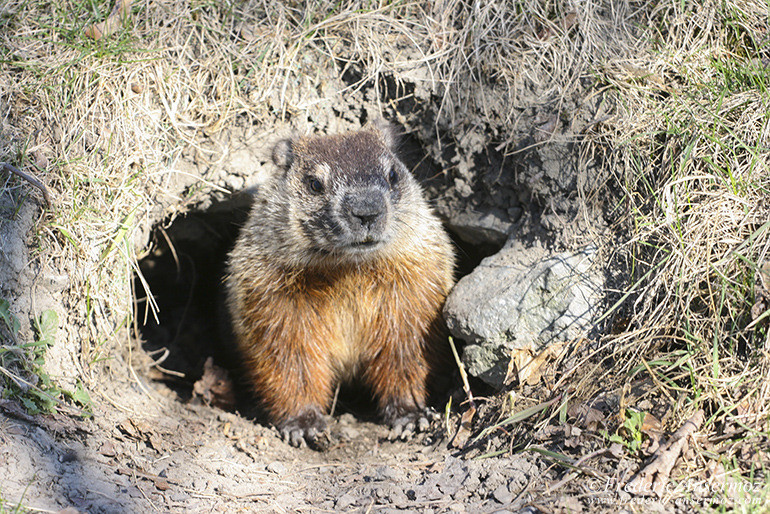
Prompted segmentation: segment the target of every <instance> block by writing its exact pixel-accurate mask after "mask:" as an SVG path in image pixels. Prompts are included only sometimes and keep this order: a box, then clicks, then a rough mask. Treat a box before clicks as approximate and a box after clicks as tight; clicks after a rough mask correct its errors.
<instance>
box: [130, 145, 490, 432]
mask: <svg viewBox="0 0 770 514" xmlns="http://www.w3.org/2000/svg"><path fill="white" fill-rule="evenodd" d="M401 153H402V154H405V155H403V158H404V160H405V162H407V163H408V164H411V165H412V166H411V167H412V169H413V171H414V173H415V175H416V176H417V177H418V179H419V180H420V181H421V182H422V183H423V184H424V185H426V186H427V187H426V189H427V190H428V191H431V192H433V194H435V192H436V191H437V190H440V189H441V186H442V185H441V184H440V183H439V182H438V180H440V179H437V178H436V177H439V176H440V174H439V173H436V172H435V170H434V169H432V168H433V167H432V166H430V163H427V162H420V161H419V160H414V159H413V158H412V157H413V156H414V155H415V154H416V153H417V150H416V142H415V141H413V140H411V139H408V138H406V139H405V140H404V141H403V144H402V148H401ZM431 186H432V187H431ZM251 203H252V196H251V194H250V193H248V192H241V193H238V194H235V195H233V196H232V197H231V198H229V199H226V200H221V201H215V202H214V203H212V204H211V205H210V206H209V207H208V208H206V209H205V210H197V211H190V212H187V213H186V214H183V215H180V216H178V217H176V218H175V219H173V220H171V221H166V222H164V223H161V224H158V225H157V226H156V227H155V228H154V229H153V231H152V234H151V240H150V245H149V246H150V249H149V253H148V255H147V256H145V257H144V258H142V259H141V260H140V262H139V268H140V271H141V277H140V276H139V275H138V274H135V276H134V290H135V292H136V305H135V319H136V329H137V334H135V336H136V338H137V339H138V340H139V341H141V344H142V347H143V349H144V350H145V352H146V353H147V354H148V355H149V356H150V357H151V358H152V359H153V361H160V362H157V364H156V365H154V366H153V368H152V371H151V378H153V379H155V380H158V381H160V382H162V383H164V384H165V385H167V386H168V387H169V388H170V389H172V390H173V391H175V393H176V394H177V395H178V397H179V399H180V401H183V402H186V401H189V400H191V399H193V396H194V395H193V387H194V384H195V382H196V381H198V380H199V379H200V378H201V377H202V376H203V374H204V364H205V362H206V360H207V359H208V358H209V357H211V358H212V359H213V362H214V364H216V365H217V366H219V367H221V368H224V369H225V370H227V372H228V374H229V377H230V379H231V380H232V384H233V392H234V393H235V404H234V406H233V407H234V408H235V410H238V411H239V412H241V413H243V414H246V415H248V416H256V417H257V418H258V419H259V418H260V417H261V416H260V414H259V412H258V411H257V410H256V409H255V407H254V405H255V404H256V402H255V401H254V398H253V397H252V396H251V393H250V391H249V388H248V386H247V385H246V384H245V383H244V380H243V379H242V377H241V376H240V373H239V367H238V364H239V361H240V359H239V356H238V354H237V352H236V351H235V349H234V346H233V342H232V340H231V336H230V329H229V320H228V316H227V312H226V308H225V299H224V290H223V286H222V284H223V275H224V271H225V264H226V259H227V255H228V253H229V252H230V250H231V249H232V247H233V245H234V243H235V239H236V237H237V235H238V231H239V229H240V227H241V226H242V225H243V223H244V222H245V220H246V218H247V216H248V212H249V209H250V207H251ZM450 235H451V236H452V239H453V241H454V243H455V246H456V253H457V257H458V265H457V269H456V278H457V279H459V278H461V277H462V276H465V275H467V274H468V273H470V272H471V271H472V270H473V269H474V268H475V267H476V266H477V265H478V264H479V263H480V262H481V260H482V259H483V258H485V257H487V256H489V255H492V254H494V253H496V252H497V251H498V250H499V249H500V248H499V247H497V246H494V245H483V246H479V245H472V244H468V243H465V242H463V241H462V240H461V239H459V238H458V237H456V236H455V235H454V234H452V233H451V232H450ZM145 284H146V286H145ZM147 290H149V291H150V292H151V293H152V299H151V300H152V302H154V304H155V305H157V309H156V313H155V314H153V309H152V307H151V302H150V301H148V295H147ZM156 316H157V319H156ZM461 343H462V342H458V344H461ZM458 385H459V381H458ZM195 401H198V400H195ZM220 406H221V405H220ZM351 411H352V412H354V413H355V414H356V415H357V416H359V417H361V418H363V419H368V418H371V417H373V415H374V408H373V402H372V401H371V396H370V395H369V394H367V393H366V392H365V391H363V392H362V390H361V388H360V387H355V386H354V387H343V388H342V390H341V391H340V395H339V400H338V402H337V404H336V409H335V413H340V412H351Z"/></svg>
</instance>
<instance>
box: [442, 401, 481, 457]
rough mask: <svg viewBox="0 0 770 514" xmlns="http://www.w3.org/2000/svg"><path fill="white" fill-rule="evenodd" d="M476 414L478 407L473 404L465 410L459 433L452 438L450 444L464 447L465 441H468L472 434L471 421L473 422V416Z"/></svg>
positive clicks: (455, 446) (454, 446)
mask: <svg viewBox="0 0 770 514" xmlns="http://www.w3.org/2000/svg"><path fill="white" fill-rule="evenodd" d="M475 415H476V408H475V407H473V406H471V407H470V408H469V409H468V410H466V411H465V412H463V415H462V418H461V419H460V426H459V427H458V428H457V433H456V434H455V436H454V437H453V438H452V442H451V443H449V446H451V447H452V448H464V447H465V443H467V442H468V438H469V437H470V435H471V423H472V422H473V416H475Z"/></svg>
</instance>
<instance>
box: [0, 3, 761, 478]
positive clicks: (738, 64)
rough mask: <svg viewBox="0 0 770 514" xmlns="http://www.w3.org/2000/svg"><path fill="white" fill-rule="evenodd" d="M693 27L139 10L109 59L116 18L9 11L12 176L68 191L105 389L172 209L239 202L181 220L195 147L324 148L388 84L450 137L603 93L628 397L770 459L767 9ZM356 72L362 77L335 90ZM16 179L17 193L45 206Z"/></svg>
mask: <svg viewBox="0 0 770 514" xmlns="http://www.w3.org/2000/svg"><path fill="white" fill-rule="evenodd" d="M687 5H688V4H686V3H685V4H683V3H680V2H673V1H664V2H660V3H649V2H638V3H637V2H620V3H595V2H582V3H580V4H573V3H570V2H554V3H550V2H538V1H534V0H526V1H525V2H520V3H514V2H505V1H491V2H476V3H472V4H470V3H466V2H462V1H460V0H443V1H440V2H434V3H432V4H429V3H419V2H411V3H410V2H406V3H395V4H387V3H384V2H364V1H346V2H342V3H332V2H316V3H311V5H310V6H309V7H308V6H306V5H305V4H304V3H298V2H285V3H284V2H272V3H264V2H256V1H253V2H245V3H234V2H214V1H211V2H205V1H194V2H187V1H185V2H183V1H164V2H150V1H149V0H139V1H136V2H134V3H133V7H132V14H131V16H130V20H129V22H128V24H127V26H126V27H124V28H122V29H121V30H119V31H118V32H116V33H115V34H113V35H112V36H110V37H108V38H105V39H103V40H100V41H92V40H90V39H88V38H86V37H85V36H84V30H85V29H86V28H88V27H89V26H91V25H92V24H93V23H95V22H97V21H101V20H102V19H103V18H104V16H106V15H107V13H109V11H110V9H111V5H110V4H109V3H105V2H84V3H73V2H65V3H63V4H55V5H54V4H51V5H49V4H44V3H39V2H22V1H15V0H11V1H8V2H5V3H4V5H3V6H2V7H0V28H2V30H0V67H2V71H3V72H2V73H0V120H1V121H0V161H9V162H11V163H13V164H15V165H16V166H18V167H20V168H23V169H26V170H29V171H30V172H32V173H34V174H36V175H37V176H38V177H39V178H40V179H42V180H43V181H44V182H45V183H46V184H47V185H48V186H49V188H51V189H52V191H53V193H54V205H55V207H54V208H53V209H51V210H50V211H48V212H47V215H46V216H47V219H45V221H44V223H42V224H41V225H40V227H41V228H40V238H39V241H40V249H39V250H38V252H39V255H41V256H44V257H43V258H44V259H46V260H47V261H48V262H50V263H51V264H52V265H53V266H55V267H57V268H58V269H60V270H66V272H68V273H70V274H71V277H72V287H71V289H70V293H71V295H72V296H71V298H70V303H71V308H70V310H69V312H68V316H69V317H70V319H69V320H67V322H68V324H70V325H72V326H75V327H80V328H82V331H81V332H80V336H81V337H83V338H84V340H86V341H87V344H84V345H83V350H82V351H83V355H82V356H81V357H82V361H83V363H84V366H85V373H91V372H93V371H92V369H91V368H90V367H89V366H88V364H89V363H92V362H94V361H95V360H98V359H100V358H103V357H106V356H109V355H110V353H111V352H113V351H114V348H115V345H116V344H117V340H116V337H117V336H116V334H120V333H121V332H120V328H121V327H124V326H126V324H127V323H128V322H129V320H130V317H131V305H132V302H131V298H132V291H131V276H132V272H133V271H134V270H135V269H136V257H137V254H138V253H139V252H141V251H143V250H144V246H145V245H146V243H147V231H148V229H149V227H150V226H151V225H152V224H153V223H155V222H157V221H158V220H159V217H160V216H161V215H160V214H159V213H158V212H157V209H156V210H155V211H154V210H153V206H155V205H160V206H161V207H162V209H165V208H167V207H171V208H170V209H169V210H167V211H165V214H169V213H173V212H175V211H176V210H178V209H180V208H183V206H184V204H185V201H186V200H189V196H192V195H193V194H203V195H205V194H208V193H210V192H211V191H212V190H213V189H215V188H216V187H223V186H224V184H223V183H221V182H217V180H218V179H217V178H216V177H214V176H202V177H198V179H199V182H198V184H197V185H194V186H191V187H190V188H189V189H188V190H187V194H188V198H176V197H175V195H177V194H178V192H179V191H180V188H179V187H178V185H177V181H178V180H180V175H181V174H180V172H179V170H177V169H176V168H175V165H176V162H177V159H178V157H179V155H180V154H181V152H182V151H183V150H184V149H186V148H196V149H197V152H199V153H200V154H201V155H203V156H204V157H206V156H210V154H211V151H210V150H209V149H207V148H206V147H204V146H203V145H202V141H203V140H205V139H207V138H209V137H214V138H215V137H216V135H217V134H218V133H219V132H220V131H222V130H223V129H224V128H226V127H228V126H229V125H231V124H232V123H234V122H236V121H237V120H248V122H249V123H257V124H268V125H270V124H273V123H275V120H288V119H291V120H292V123H293V124H294V126H295V127H296V128H299V129H305V130H309V129H310V127H309V126H308V122H307V120H308V119H311V116H310V113H312V112H314V111H319V110H324V109H328V106H329V105H330V102H332V101H334V100H336V99H338V98H340V97H341V96H343V95H350V94H353V93H355V92H357V91H360V90H362V89H363V88H366V87H372V88H373V89H374V91H375V98H381V96H380V90H379V88H380V87H381V85H382V80H381V79H382V78H383V77H386V76H388V77H394V78H395V79H396V81H401V82H403V83H410V84H413V85H414V87H415V88H418V89H422V90H424V91H428V92H430V93H431V94H432V95H434V97H435V98H436V99H437V100H436V102H437V105H436V106H435V107H436V112H438V115H437V116H436V120H435V123H436V125H438V124H443V125H445V126H465V125H470V126H474V125H477V124H478V125H484V120H487V119H490V120H491V119H494V120H498V121H500V120H502V121H503V122H504V123H505V124H508V125H510V127H511V132H510V134H513V133H514V129H515V127H516V123H517V121H518V120H517V118H516V116H517V114H516V113H517V112H518V111H517V109H519V108H521V107H522V106H538V105H545V104H548V105H557V106H559V105H561V103H562V102H563V100H564V99H566V98H569V97H571V96H573V95H575V94H577V93H579V92H580V91H582V90H583V87H584V86H585V84H586V83H588V82H591V81H594V83H595V84H596V87H595V88H594V92H593V93H592V94H603V95H604V96H605V98H606V101H605V103H606V105H607V107H606V108H605V115H604V116H603V117H602V118H601V119H597V120H595V123H593V124H592V125H591V126H590V127H589V130H588V132H587V133H585V134H584V135H583V136H584V137H583V138H582V140H581V142H580V144H581V146H580V148H581V155H582V156H583V159H584V160H590V161H592V162H593V163H594V164H598V165H600V166H602V167H604V169H605V170H606V173H607V176H608V177H610V178H609V180H608V187H609V189H610V190H612V191H613V194H615V195H617V197H618V198H619V201H618V202H617V205H611V206H609V207H611V208H613V209H614V210H613V213H614V214H613V216H614V217H615V220H616V228H617V229H618V233H621V234H623V233H625V234H627V237H626V238H625V241H624V242H623V245H622V247H621V248H620V249H619V251H618V254H619V255H622V256H624V258H625V261H624V263H625V266H626V267H627V269H628V270H629V272H630V273H631V275H632V280H631V282H630V284H629V288H628V290H627V291H630V294H628V296H627V297H625V298H626V301H625V302H623V303H622V304H621V307H622V310H621V311H622V312H623V314H624V316H626V317H627V321H628V323H627V326H626V327H624V328H623V332H622V333H620V334H616V335H614V336H612V337H611V338H608V340H607V341H608V342H609V343H611V344H612V345H614V347H616V348H617V349H618V353H617V354H616V355H615V359H616V362H618V363H619V364H620V365H619V366H618V367H617V368H616V370H615V371H616V372H617V374H616V377H617V379H618V380H619V381H626V380H631V379H633V378H634V377H635V376H637V377H638V374H639V373H648V370H651V371H650V372H652V371H654V373H655V377H654V378H655V382H656V383H657V384H660V387H662V388H663V389H665V394H666V395H668V396H669V397H671V398H672V399H673V400H674V403H675V406H674V407H673V408H674V411H675V412H676V416H674V417H672V419H671V423H672V425H676V423H677V422H678V421H680V420H681V419H684V418H686V417H687V416H688V414H689V413H691V412H692V411H694V410H695V409H696V408H698V407H701V406H706V407H707V413H708V414H709V417H708V422H707V427H706V431H707V433H708V434H710V435H714V434H718V433H720V432H722V431H725V430H731V429H732V428H731V427H735V426H740V427H744V431H745V432H744V433H745V434H751V435H752V437H754V438H755V439H754V441H761V440H764V441H765V443H763V444H766V438H767V434H768V431H769V430H770V428H769V427H768V426H767V420H768V415H769V414H770V413H769V412H768V406H769V405H770V398H768V394H770V392H769V391H768V389H770V387H769V386H768V385H767V380H766V377H767V374H768V372H770V365H769V361H768V352H770V341H769V340H768V329H767V318H763V319H757V317H758V315H757V312H754V313H753V314H752V308H753V307H754V305H755V304H757V302H759V300H760V299H761V297H762V295H763V294H765V292H767V288H768V286H770V276H768V277H766V278H765V279H764V282H763V281H762V280H763V279H761V278H760V273H759V271H758V270H759V269H760V268H761V267H762V266H763V265H765V264H766V263H767V262H768V261H767V257H768V255H767V254H768V246H769V245H770V235H769V233H770V226H769V225H768V220H770V202H768V201H767V199H768V189H770V178H769V177H770V173H769V171H770V170H768V162H770V115H768V112H770V105H768V103H770V101H769V100H768V98H769V97H770V93H769V92H768V85H769V84H770V71H768V64H770V62H769V60H770V53H769V51H768V45H769V43H768V32H767V12H768V11H767V4H766V3H764V4H763V3H760V2H752V1H749V2H732V1H727V2H721V3H713V2H706V3H704V4H702V5H698V6H697V7H692V8H691V7H687ZM324 70H325V71H324ZM347 71H354V72H355V74H354V75H355V76H356V77H357V79H356V80H353V81H350V82H349V83H348V84H347V85H345V86H341V85H340V84H341V82H340V81H335V80H331V79H330V77H331V76H337V75H341V74H342V73H344V72H347ZM533 84H535V85H537V88H533V87H532V85H533ZM532 90H538V91H540V94H539V96H537V97H533V96H532V95H531V94H530V93H528V92H529V91H532ZM480 91H484V92H493V93H494V95H489V94H486V93H485V94H480V93H479V92H480ZM569 116H570V113H566V112H564V113H562V117H569ZM314 128H315V129H317V130H324V129H325V127H314ZM495 137H496V138H497V140H499V141H503V142H504V143H506V144H510V143H512V141H511V139H510V137H509V134H496V135H495ZM33 162H34V163H36V164H37V165H38V166H39V167H40V169H37V168H35V167H34V166H33V165H32V163H33ZM2 181H3V182H2V188H1V189H0V194H3V195H12V194H16V193H14V192H18V190H19V188H24V187H26V186H25V185H23V184H22V183H21V182H19V180H18V179H15V178H8V179H6V177H5V176H4V175H3V176H2ZM210 181H213V184H212V183H210ZM606 191H607V190H601V191H595V192H594V197H595V198H596V197H602V196H604V197H606V196H607V195H606V194H605V193H606ZM31 194H32V195H33V196H34V195H35V194H36V193H34V192H33V193H31ZM14 198H17V196H14ZM180 206H181V207H180ZM162 209H161V211H162ZM765 308H766V307H765ZM756 310H757V309H755V311H756ZM761 314H762V312H759V315H761ZM640 360H644V361H646V362H648V363H652V362H656V363H653V364H650V365H649V367H642V368H641V370H640V368H638V365H639V362H640ZM629 371H631V372H632V373H631V374H630V375H627V374H625V373H626V372H629ZM762 438H765V439H762ZM765 449H766V448H765ZM739 451H740V447H739V446H735V447H734V448H733V449H730V450H725V452H726V453H724V454H722V457H720V458H723V459H724V460H725V462H726V461H728V460H730V458H731V457H733V456H735V455H737V453H736V452H739ZM731 452H732V453H731ZM752 458H753V457H752ZM733 462H735V463H736V466H738V467H741V468H743V469H744V470H747V469H749V468H750V467H751V466H752V465H753V463H752V461H751V459H750V458H743V457H740V458H737V457H736V460H734V461H733Z"/></svg>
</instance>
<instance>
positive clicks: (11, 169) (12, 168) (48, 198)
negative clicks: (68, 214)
mask: <svg viewBox="0 0 770 514" xmlns="http://www.w3.org/2000/svg"><path fill="white" fill-rule="evenodd" d="M2 167H3V169H4V170H7V171H9V172H10V173H13V174H14V175H18V176H19V177H21V178H23V179H24V180H26V181H27V182H29V183H30V184H32V185H33V186H35V187H36V188H38V189H39V190H40V192H41V193H43V200H45V205H46V207H48V208H50V207H51V194H50V193H49V192H48V188H47V187H45V185H44V184H43V183H42V182H40V181H39V180H38V179H37V178H35V177H33V176H32V175H30V174H29V173H27V172H24V171H21V170H20V169H19V168H17V167H16V166H14V165H13V164H9V163H7V162H4V163H2Z"/></svg>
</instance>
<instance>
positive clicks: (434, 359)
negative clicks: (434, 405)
mask: <svg viewBox="0 0 770 514" xmlns="http://www.w3.org/2000/svg"><path fill="white" fill-rule="evenodd" d="M389 136H390V134H388V133H383V131H382V130H380V129H369V130H365V131H361V132H357V133H353V134H352V135H350V136H332V137H325V138H309V139H305V140H300V141H299V142H295V143H294V144H293V147H292V152H293V153H294V155H292V156H290V157H287V158H288V159H290V162H291V163H292V165H291V166H292V168H291V170H295V171H296V170H297V169H305V168H307V169H310V170H313V169H315V170H316V172H317V173H326V174H331V175H332V176H331V177H330V178H327V180H330V181H332V182H331V183H330V184H329V186H330V187H331V186H332V185H333V181H340V180H346V174H350V173H353V172H352V171H350V170H364V171H366V172H367V173H368V172H371V173H378V171H377V169H378V166H381V165H380V164H379V163H378V161H377V158H378V156H379V155H380V153H378V152H383V151H385V152H386V153H387V152H390V150H389V147H388V146H386V145H387V142H388V139H389ZM286 150H287V149H286V148H284V151H286ZM276 151H279V150H278V149H277V150H276ZM275 160H276V162H282V160H281V158H280V156H279V157H276V158H275ZM380 160H382V159H380ZM373 161H374V162H373ZM398 165H399V166H401V167H403V165H401V164H400V162H399V163H398ZM303 166H305V168H302V167H303ZM370 168H371V170H370ZM399 169H400V168H399ZM291 170H290V172H288V173H287V175H286V176H279V177H277V178H276V184H275V186H274V188H273V189H271V188H267V190H266V191H265V194H264V195H260V198H258V199H257V203H256V205H255V207H254V210H253V211H252V214H251V218H250V222H249V223H247V225H246V226H245V227H244V233H243V234H242V236H241V238H240V239H239V241H238V243H237V244H236V247H235V249H234V250H233V252H232V254H231V257H230V263H229V268H230V269H229V276H228V278H227V286H228V305H229V308H230V311H231V316H232V320H233V325H234V331H235V334H236V338H237V343H238V346H239V349H240V351H241V353H242V355H243V358H244V363H243V364H244V369H245V372H246V376H247V378H248V379H249V381H250V383H251V385H252V386H253V388H254V391H255V393H256V395H257V396H258V397H259V398H260V400H261V402H262V405H263V407H264V408H265V410H266V411H267V413H268V414H269V415H270V417H271V419H272V420H273V421H275V422H276V423H277V424H279V426H280V425H281V424H284V423H287V422H289V421H290V420H292V419H298V418H300V417H302V416H303V415H304V414H305V413H307V412H308V411H309V410H313V409H318V410H319V411H320V412H326V410H327V408H328V406H329V403H330V400H331V398H332V395H333V391H334V388H335V386H336V384H337V382H338V381H339V380H345V379H350V378H358V379H360V380H361V381H362V382H363V383H364V384H366V385H367V386H369V387H370V388H371V390H372V391H373V393H374V395H375V397H376V399H377V404H378V406H379V408H380V411H381V412H382V413H383V414H384V415H386V416H387V417H388V418H389V421H393V418H395V417H397V416H401V415H403V414H405V413H409V412H414V411H417V410H419V409H422V408H424V407H425V405H426V401H427V396H428V386H429V384H428V381H429V375H431V374H436V373H442V372H443V373H449V372H450V371H449V370H448V369H440V368H442V367H443V366H445V363H446V359H445V357H446V354H447V346H446V345H447V342H446V336H445V327H444V325H443V321H442V319H441V307H442V304H443V302H444V299H445V298H446V295H447V294H448V292H449V289H450V287H451V286H452V273H453V266H454V255H453V251H452V246H451V243H450V242H449V239H448V238H447V236H446V234H445V233H444V231H443V229H442V227H441V225H440V223H439V222H438V220H437V219H436V218H435V217H434V216H433V214H432V213H431V212H430V209H429V207H428V206H427V204H426V203H425V201H424V199H423V197H422V193H421V191H420V190H419V187H418V186H417V185H416V183H415V182H414V179H413V178H412V177H411V176H410V175H408V172H406V174H405V175H404V176H403V184H399V185H398V186H394V187H392V188H391V189H396V188H398V191H393V192H392V193H391V198H394V199H396V200H392V204H391V205H390V206H389V209H391V210H392V211H393V212H392V213H390V212H389V213H388V214H387V216H389V218H388V220H389V221H388V223H390V224H391V225H389V226H388V230H391V232H388V233H387V240H386V242H385V243H384V244H383V245H382V246H381V247H380V248H378V249H377V250H375V251H372V252H370V253H366V254H365V255H363V256H361V255H359V254H354V255H352V256H349V255H347V254H345V253H342V254H338V253H332V254H329V255H327V254H324V253H314V252H313V251H311V250H310V247H312V246H313V244H312V243H308V241H307V240H306V239H307V237H306V236H304V235H302V233H301V231H300V228H299V226H300V224H299V223H298V222H299V221H301V219H302V217H303V216H304V214H303V212H302V211H301V209H300V210H299V211H298V210H297V209H296V208H294V206H292V205H289V204H291V203H292V202H297V201H301V199H300V197H301V196H302V194H307V193H303V191H304V190H303V189H301V188H302V187H303V186H301V185H299V183H300V182H301V180H300V179H302V177H305V175H303V174H302V173H305V172H306V171H307V170H306V169H305V171H303V172H302V173H300V174H299V175H293V174H292V173H291ZM367 170H369V171H367ZM372 170H373V171H372ZM404 171H405V168H404ZM356 173H357V172H356ZM297 177H299V178H297ZM351 180H352V178H351ZM287 184H288V185H287ZM287 191H288V192H287ZM329 195H330V196H331V195H332V193H329ZM311 200H312V198H311ZM281 202H286V203H288V204H287V205H277V206H276V205H272V204H275V203H279V204H280V203H281ZM282 211H286V213H284V214H281V216H284V217H283V218H280V217H278V216H279V214H277V213H280V212H282ZM273 225H274V226H273ZM393 226H395V229H394V228H393ZM250 231H251V232H250ZM255 232H259V235H258V236H254V233H255ZM384 237H385V236H383V238H384ZM270 238H272V240H271V239H270ZM265 239H267V240H265Z"/></svg>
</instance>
